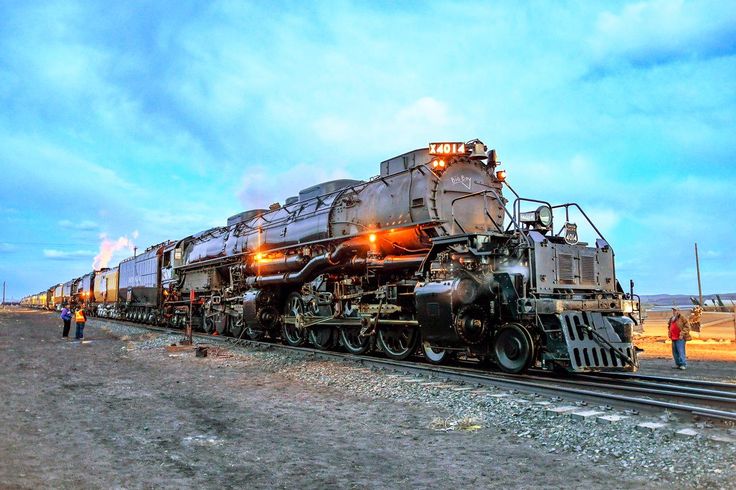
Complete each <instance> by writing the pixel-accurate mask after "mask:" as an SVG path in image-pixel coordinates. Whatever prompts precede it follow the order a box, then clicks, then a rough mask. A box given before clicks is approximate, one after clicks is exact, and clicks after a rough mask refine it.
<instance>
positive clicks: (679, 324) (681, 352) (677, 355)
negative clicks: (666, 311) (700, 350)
mask: <svg viewBox="0 0 736 490" xmlns="http://www.w3.org/2000/svg"><path fill="white" fill-rule="evenodd" d="M667 327H668V328H667V329H668V334H669V335H668V336H669V338H670V340H671V341H672V357H673V358H674V360H675V366H674V368H675V369H681V370H685V369H686V368H687V358H686V356H685V342H686V341H688V340H690V323H689V322H688V321H687V318H685V317H684V316H682V315H681V314H680V310H679V309H678V308H677V307H674V306H673V307H672V316H671V317H670V319H669V322H667Z"/></svg>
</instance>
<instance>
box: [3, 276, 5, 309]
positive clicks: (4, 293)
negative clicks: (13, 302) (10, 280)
mask: <svg viewBox="0 0 736 490" xmlns="http://www.w3.org/2000/svg"><path fill="white" fill-rule="evenodd" d="M3 306H5V281H3Z"/></svg>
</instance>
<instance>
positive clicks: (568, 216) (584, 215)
mask: <svg viewBox="0 0 736 490" xmlns="http://www.w3.org/2000/svg"><path fill="white" fill-rule="evenodd" d="M570 206H574V207H576V208H577V209H578V211H580V214H582V215H583V217H584V218H585V219H586V220H587V221H588V224H589V225H590V226H592V227H593V229H594V230H595V232H596V233H598V238H601V239H603V240H605V242H606V243H608V246H609V247H610V246H611V245H610V243H609V241H608V240H606V237H604V236H603V233H601V231H600V230H599V229H598V227H596V226H595V225H594V224H593V221H591V219H590V218H589V217H588V215H587V214H585V211H583V208H581V207H580V205H578V203H576V202H569V203H566V204H558V205H557V206H551V208H552V210H555V209H558V208H565V220H566V221H567V222H569V221H570V209H569V208H570ZM561 232H562V230H560V233H561ZM560 233H558V234H557V235H556V236H559V235H560Z"/></svg>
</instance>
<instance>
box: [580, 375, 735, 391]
mask: <svg viewBox="0 0 736 490" xmlns="http://www.w3.org/2000/svg"><path fill="white" fill-rule="evenodd" d="M580 376H586V377H591V378H615V379H641V380H646V381H655V382H659V383H671V384H681V385H700V386H711V387H714V388H727V389H731V390H736V383H723V382H720V381H710V380H707V379H691V378H673V377H668V376H653V375H649V374H635V373H590V374H585V375H580Z"/></svg>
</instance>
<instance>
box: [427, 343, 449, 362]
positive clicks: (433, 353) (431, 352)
mask: <svg viewBox="0 0 736 490" xmlns="http://www.w3.org/2000/svg"><path fill="white" fill-rule="evenodd" d="M422 353H423V354H424V358H425V359H427V361H429V362H431V363H432V364H443V363H445V362H447V360H448V359H449V358H450V355H449V353H448V352H447V351H446V350H445V349H436V348H433V347H432V346H431V345H429V342H422Z"/></svg>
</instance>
